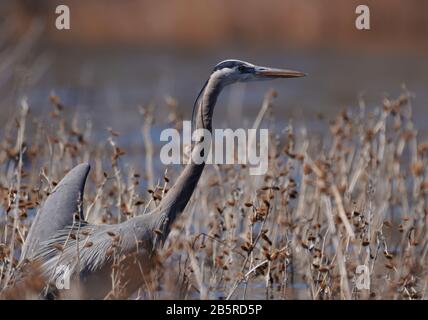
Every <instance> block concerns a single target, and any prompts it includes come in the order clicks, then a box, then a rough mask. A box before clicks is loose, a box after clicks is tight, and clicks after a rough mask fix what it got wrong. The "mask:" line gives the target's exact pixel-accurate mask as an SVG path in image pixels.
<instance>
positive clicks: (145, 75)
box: [28, 49, 428, 140]
mask: <svg viewBox="0 0 428 320" xmlns="http://www.w3.org/2000/svg"><path fill="white" fill-rule="evenodd" d="M50 56H51V58H52V61H51V65H50V68H49V69H48V70H47V72H46V74H45V75H44V76H43V78H42V80H41V81H40V82H39V84H38V85H36V86H34V87H33V88H32V89H31V90H30V92H29V93H28V95H29V98H30V104H31V106H32V107H33V108H35V109H36V110H37V111H38V112H48V111H49V110H50V106H49V103H47V97H48V95H49V93H50V92H51V91H52V90H53V91H55V92H56V93H57V94H58V95H59V96H60V97H61V99H62V100H63V102H64V104H65V105H66V106H69V108H71V109H72V110H76V111H79V112H81V113H82V114H86V115H88V116H89V117H90V118H91V119H92V120H93V121H94V126H95V128H96V129H100V128H105V127H107V126H110V127H113V128H114V129H116V130H121V131H124V132H123V133H124V134H126V135H129V138H130V139H131V140H132V139H133V138H132V137H133V136H139V125H140V123H141V118H140V117H138V116H136V115H138V113H137V106H138V105H140V104H143V105H144V104H147V103H148V102H154V103H155V104H156V114H157V117H158V119H160V120H161V121H163V120H165V115H166V111H167V109H166V107H165V102H164V97H165V96H168V95H169V96H172V97H174V98H176V99H177V100H178V102H179V106H180V110H182V112H183V114H184V117H185V118H190V116H191V107H192V104H193V100H194V98H195V96H196V95H197V93H198V91H199V89H200V87H201V86H202V84H203V83H204V81H205V79H206V78H207V77H208V75H209V73H210V71H211V69H212V67H213V66H214V65H215V64H216V63H217V62H218V61H220V60H223V59H226V58H240V59H243V60H247V61H250V62H254V63H256V64H260V65H269V66H277V67H289V68H294V69H298V70H302V71H304V72H306V73H308V74H309V76H308V77H306V78H302V79H288V80H275V81H271V82H261V83H249V84H245V85H235V86H233V87H231V88H228V89H227V90H225V92H224V93H223V94H222V96H221V98H220V99H219V103H218V107H217V109H218V110H216V111H217V112H216V114H215V121H217V123H218V124H221V123H222V122H223V121H224V120H225V119H227V120H228V122H229V125H231V126H240V125H242V118H247V119H251V120H252V118H253V117H254V115H255V114H256V113H257V111H258V109H259V107H260V105H261V101H262V99H263V96H264V94H265V92H266V91H267V90H268V89H269V88H275V89H276V90H277V91H278V93H279V96H278V98H277V100H276V102H275V109H274V112H275V117H276V119H277V120H279V121H286V120H288V119H290V118H291V117H293V118H296V119H298V120H305V121H310V120H313V119H316V117H317V115H318V114H319V113H322V114H324V115H326V116H327V117H331V116H332V115H334V114H335V113H336V112H337V111H338V110H341V109H342V108H343V107H344V106H356V105H357V103H358V97H359V96H360V95H362V96H363V97H364V99H365V100H366V101H367V103H368V104H369V105H379V104H380V102H381V100H382V98H383V97H384V96H390V97H396V96H398V95H399V94H400V92H401V87H402V84H406V86H407V88H408V89H409V90H410V91H411V92H413V93H415V96H416V100H415V103H414V113H415V119H416V124H417V125H418V126H419V129H423V130H425V121H426V120H427V118H428V108H427V103H428V90H427V89H428V81H427V80H428V76H427V75H428V59H427V58H426V56H423V55H421V56H401V55H399V54H390V55H387V56H385V54H384V53H382V54H378V55H376V54H371V55H368V54H357V53H352V52H329V51H316V52H308V51H306V52H278V53H268V54H267V53H260V52H248V51H241V50H232V49H229V50H226V51H225V52H216V53H209V54H207V53H203V54H202V53H199V54H198V53H195V52H193V53H188V52H186V53H180V52H174V53H171V52H161V53H159V52H147V51H143V50H137V49H134V50H127V51H124V50H119V49H110V50H107V49H106V50H97V51H88V52H81V51H78V50H77V49H76V51H70V50H61V49H56V50H54V51H51V52H50ZM138 139H139V138H138Z"/></svg>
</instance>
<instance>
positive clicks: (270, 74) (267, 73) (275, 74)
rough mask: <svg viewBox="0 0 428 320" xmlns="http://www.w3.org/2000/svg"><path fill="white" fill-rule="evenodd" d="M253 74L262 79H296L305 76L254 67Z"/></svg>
mask: <svg viewBox="0 0 428 320" xmlns="http://www.w3.org/2000/svg"><path fill="white" fill-rule="evenodd" d="M255 74H256V75H257V76H259V77H263V78H298V77H304V76H306V74H305V73H303V72H300V71H295V70H288V69H277V68H269V67H256V68H255Z"/></svg>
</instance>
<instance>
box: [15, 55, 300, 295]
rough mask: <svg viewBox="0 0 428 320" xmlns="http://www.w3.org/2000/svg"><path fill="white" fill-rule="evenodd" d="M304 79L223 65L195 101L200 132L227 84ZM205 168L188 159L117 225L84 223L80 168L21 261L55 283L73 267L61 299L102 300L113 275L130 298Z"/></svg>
mask: <svg viewBox="0 0 428 320" xmlns="http://www.w3.org/2000/svg"><path fill="white" fill-rule="evenodd" d="M300 76H303V74H302V73H300V72H297V71H292V70H280V69H272V68H265V67H258V66H254V65H252V64H250V63H247V62H243V61H239V60H226V61H223V62H221V63H219V64H218V65H217V66H216V67H215V68H214V70H213V72H212V74H211V76H210V77H209V79H208V80H207V82H206V84H205V86H204V87H203V88H202V90H201V92H200V95H199V96H198V99H197V101H196V103H195V105H196V106H198V110H197V111H198V112H197V117H196V128H197V129H206V130H209V131H210V132H211V131H212V115H213V111H214V106H215V104H216V102H217V98H218V96H219V94H220V92H221V90H222V89H223V87H224V86H226V85H229V84H232V83H234V82H239V81H242V82H246V81H253V80H264V79H272V78H290V77H300ZM207 147H209V145H207V144H206V143H204V142H203V141H202V140H201V141H199V142H196V143H195V145H194V147H193V150H192V154H195V155H196V154H198V155H200V154H202V155H203V156H204V157H206V156H207V153H208V152H204V150H205V148H207ZM204 166H205V161H203V162H202V163H199V164H198V163H195V162H193V161H190V162H189V163H188V164H187V165H186V166H185V167H184V169H183V171H182V172H181V174H180V175H179V177H178V178H177V181H176V183H175V184H174V185H173V187H172V188H171V189H170V190H169V191H168V193H167V194H166V195H165V196H164V198H163V199H162V201H161V202H160V204H159V206H158V207H157V208H156V209H154V210H153V211H152V212H150V213H148V214H145V215H142V216H137V217H134V218H132V219H129V220H127V221H125V222H122V223H119V224H116V225H93V224H88V223H86V222H84V221H82V219H81V218H82V214H81V212H82V211H81V197H82V194H83V191H84V190H83V189H84V185H85V180H86V177H87V172H88V171H89V166H88V165H86V164H82V165H80V166H78V167H77V168H75V169H73V170H72V171H71V172H70V173H69V174H68V175H67V176H66V177H65V178H64V179H63V180H62V182H61V183H60V184H59V185H58V186H57V188H56V189H55V190H54V192H53V193H52V194H51V195H50V196H49V197H48V199H47V201H46V203H45V205H44V207H43V208H42V210H41V211H40V212H39V213H38V215H37V217H36V219H35V222H34V223H33V226H32V228H31V230H30V233H29V237H28V239H27V241H26V244H25V247H24V250H23V256H22V258H21V260H23V259H25V260H27V259H29V260H36V261H39V262H40V263H41V265H42V269H43V271H44V274H45V276H46V277H47V279H49V280H52V279H54V275H55V272H56V269H57V268H58V266H66V267H67V268H69V271H70V272H71V279H72V282H71V286H72V287H71V290H62V297H73V298H104V297H105V296H106V295H107V294H108V293H109V292H111V290H112V272H113V274H114V273H116V276H117V277H118V278H116V283H119V287H120V288H119V289H118V292H119V293H120V296H123V297H126V296H129V295H130V294H132V293H133V292H134V291H135V290H136V289H137V288H139V287H141V285H142V284H143V282H144V273H145V272H147V271H150V269H151V264H152V261H153V259H152V258H153V256H154V254H155V252H156V249H157V248H158V247H159V245H161V244H162V243H164V241H165V239H166V238H167V236H168V234H169V231H170V229H171V224H172V223H173V222H174V221H175V219H176V218H177V216H178V215H180V214H181V213H182V212H183V210H184V209H185V207H186V205H187V203H188V202H189V200H190V197H191V196H192V193H193V191H194V190H195V188H196V186H197V183H198V181H199V178H200V176H201V174H202V172H203V170H204ZM73 199H74V200H73ZM76 212H80V218H79V219H77V220H76V219H74V218H73V214H74V213H76ZM49 221H52V222H53V223H47V222H49ZM118 262H120V263H119V264H118ZM117 266H119V267H117ZM118 279H119V280H118Z"/></svg>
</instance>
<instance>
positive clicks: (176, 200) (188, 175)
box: [157, 76, 222, 236]
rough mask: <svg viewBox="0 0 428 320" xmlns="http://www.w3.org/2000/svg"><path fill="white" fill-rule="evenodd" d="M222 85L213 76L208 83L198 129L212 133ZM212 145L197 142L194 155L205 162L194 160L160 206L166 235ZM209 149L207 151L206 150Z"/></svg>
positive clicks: (191, 190) (184, 202)
mask: <svg viewBox="0 0 428 320" xmlns="http://www.w3.org/2000/svg"><path fill="white" fill-rule="evenodd" d="M221 89H222V85H221V83H220V79H219V78H217V77H216V76H211V77H210V79H209V80H208V82H207V85H206V87H205V90H204V92H203V93H202V96H201V99H200V102H199V109H198V112H197V117H196V129H206V130H208V131H209V132H212V115H213V111H214V107H215V104H216V102H217V97H218V95H219V94H220V92H221ZM209 147H210V145H209V144H208V142H205V143H202V142H196V143H195V144H194V147H193V149H192V158H193V155H196V154H199V155H203V159H204V160H203V162H202V163H200V164H197V163H195V162H194V161H193V160H190V162H189V163H188V164H187V165H186V166H185V167H184V169H183V171H182V172H181V174H180V175H179V177H178V178H177V181H176V183H175V184H174V186H172V188H171V189H170V190H169V191H168V193H167V194H166V195H165V197H164V198H163V199H162V201H161V202H160V204H159V206H158V208H157V209H158V210H159V211H158V212H160V213H161V215H163V217H160V219H163V224H164V225H163V226H162V229H163V231H164V232H165V231H166V233H167V232H169V227H170V225H171V224H172V222H173V221H174V220H175V219H176V217H177V216H178V215H179V214H180V213H181V212H182V211H183V210H184V208H185V207H186V205H187V203H188V202H189V200H190V197H191V196H192V194H193V191H194V190H195V188H196V185H197V184H198V181H199V178H200V177H201V174H202V171H203V170H204V167H205V161H206V157H207V155H208V153H209ZM205 149H207V150H205ZM164 236H166V234H164Z"/></svg>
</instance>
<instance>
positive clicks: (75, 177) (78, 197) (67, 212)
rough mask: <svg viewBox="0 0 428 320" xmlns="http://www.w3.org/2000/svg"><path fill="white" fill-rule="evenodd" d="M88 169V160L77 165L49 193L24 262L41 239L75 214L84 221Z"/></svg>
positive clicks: (23, 251) (54, 231) (55, 231)
mask: <svg viewBox="0 0 428 320" xmlns="http://www.w3.org/2000/svg"><path fill="white" fill-rule="evenodd" d="M89 170H90V166H89V164H87V163H82V164H79V165H78V166H76V167H74V168H73V169H72V170H71V171H70V172H68V173H67V174H66V176H65V177H64V178H63V179H62V180H61V181H60V183H59V184H58V185H57V186H56V187H55V189H54V190H53V191H52V193H51V194H50V195H49V196H48V198H47V199H46V201H45V203H44V205H43V206H42V207H41V209H40V210H39V211H38V212H37V215H36V217H35V218H34V221H33V224H32V226H31V228H30V231H29V233H28V237H27V239H26V241H25V244H24V247H23V249H22V254H21V261H22V260H24V259H26V258H28V259H30V258H32V257H33V255H34V254H35V253H36V252H37V251H38V250H39V249H40V248H39V246H40V244H41V243H42V242H44V241H46V240H48V239H49V238H51V237H53V236H54V235H55V234H56V233H57V232H58V231H59V230H62V229H64V228H66V227H67V226H70V225H72V223H73V215H74V214H75V213H79V215H80V218H81V219H82V220H83V210H82V200H83V192H84V189H85V182H86V178H87V176H88V173H89Z"/></svg>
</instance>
